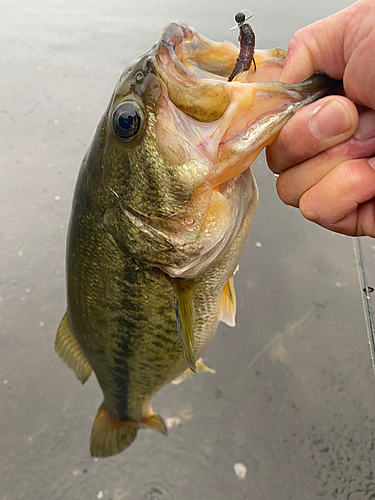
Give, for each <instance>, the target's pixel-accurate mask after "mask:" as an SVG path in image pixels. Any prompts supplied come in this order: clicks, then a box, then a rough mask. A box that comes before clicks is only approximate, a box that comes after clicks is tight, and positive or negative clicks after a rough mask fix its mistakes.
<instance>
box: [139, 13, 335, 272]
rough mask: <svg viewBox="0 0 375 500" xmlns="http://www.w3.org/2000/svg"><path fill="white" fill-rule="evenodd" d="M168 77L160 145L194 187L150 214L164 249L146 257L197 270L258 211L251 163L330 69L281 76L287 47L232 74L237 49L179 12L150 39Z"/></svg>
mask: <svg viewBox="0 0 375 500" xmlns="http://www.w3.org/2000/svg"><path fill="white" fill-rule="evenodd" d="M153 55H154V71H155V73H156V75H157V77H158V79H159V81H160V84H161V94H160V97H159V99H158V103H157V110H156V116H157V120H156V125H155V137H156V138H157V144H158V149H159V151H160V154H161V155H162V156H163V157H164V158H166V159H167V160H168V161H170V165H171V167H170V168H175V169H176V172H177V173H176V175H180V178H182V179H183V178H184V176H185V178H186V179H188V180H189V182H190V183H191V179H192V178H193V179H194V181H196V182H195V187H194V188H193V192H192V196H191V199H190V201H189V202H188V203H187V204H186V206H185V207H184V208H183V210H182V211H181V212H179V213H177V214H175V215H173V216H171V217H169V218H167V219H163V220H161V219H158V220H155V219H153V220H152V219H151V218H150V219H149V218H145V217H143V220H142V224H144V225H146V226H147V225H148V226H149V227H150V228H153V229H155V230H157V231H158V237H159V236H162V235H164V238H165V244H166V247H167V249H166V250H165V251H163V252H159V253H157V254H156V253H155V254H153V255H152V256H150V258H149V262H150V264H151V265H153V266H156V267H159V268H161V269H162V270H163V271H164V272H166V273H167V274H169V275H170V276H171V277H187V278H192V277H194V276H196V275H197V274H198V273H200V272H202V270H204V269H205V268H207V267H208V266H209V265H210V264H211V263H212V262H213V261H214V260H215V259H216V258H217V257H218V256H219V255H220V254H224V253H225V251H226V249H227V248H228V245H230V244H231V242H232V241H233V239H234V238H235V237H236V235H237V234H238V232H239V231H240V229H241V226H242V225H243V222H244V220H245V219H246V218H247V219H248V218H249V213H251V214H252V212H253V207H255V205H256V202H257V189H256V185H255V181H254V180H253V177H252V173H251V166H252V164H253V161H254V159H255V158H256V156H257V155H258V154H259V153H260V151H261V150H262V149H263V148H264V147H265V146H267V145H268V144H269V143H270V142H272V141H273V139H274V138H275V137H276V135H277V134H278V133H279V131H280V129H281V127H282V126H283V125H284V124H285V123H286V122H287V121H288V119H289V118H290V117H291V116H292V115H293V114H294V113H295V112H296V111H297V110H298V109H299V108H301V107H302V106H304V105H305V104H308V103H310V102H312V101H314V100H316V99H317V98H319V97H321V96H322V95H324V93H326V91H327V89H328V88H329V82H327V79H326V77H324V76H323V75H320V76H315V77H313V78H312V79H311V80H308V81H305V82H303V83H301V84H296V85H286V84H283V83H279V82H278V79H279V77H280V74H281V70H282V65H283V62H284V59H285V51H282V50H281V49H273V50H265V51H256V52H255V60H256V68H257V69H256V72H254V69H253V68H250V69H249V70H248V71H246V72H243V73H240V74H239V75H237V76H236V77H235V78H234V79H233V81H231V82H228V76H229V75H230V74H231V72H232V69H233V67H234V65H235V62H236V58H237V56H238V49H237V48H236V47H235V46H234V45H233V44H232V43H230V42H223V43H217V42H212V41H210V40H208V39H207V38H205V37H203V36H202V35H200V34H199V33H198V32H196V31H195V30H194V29H193V28H190V27H189V26H187V24H185V23H184V22H182V21H177V22H173V23H170V24H169V25H168V26H167V27H166V28H165V30H164V33H163V35H162V37H161V40H160V41H159V42H158V44H156V46H155V47H154V49H153Z"/></svg>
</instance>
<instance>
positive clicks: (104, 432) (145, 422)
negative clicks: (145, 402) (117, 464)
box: [90, 405, 167, 457]
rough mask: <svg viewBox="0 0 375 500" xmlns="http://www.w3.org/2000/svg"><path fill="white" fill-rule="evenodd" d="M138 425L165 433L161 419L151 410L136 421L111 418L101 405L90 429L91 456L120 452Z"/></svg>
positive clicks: (129, 442)
mask: <svg viewBox="0 0 375 500" xmlns="http://www.w3.org/2000/svg"><path fill="white" fill-rule="evenodd" d="M140 427H151V428H152V429H155V430H156V431H158V432H161V433H162V434H164V435H167V428H166V426H165V424H164V422H163V419H162V418H161V417H160V416H159V415H156V414H155V413H153V412H152V411H151V410H150V414H149V416H147V417H145V418H143V419H142V420H141V421H140V422H136V421H133V420H120V419H116V418H113V417H111V415H110V414H109V413H108V412H107V410H105V409H104V408H103V405H101V406H100V408H99V410H98V413H97V415H96V418H95V422H94V425H93V427H92V431H91V439H90V453H91V456H93V457H110V456H111V455H116V454H117V453H120V452H121V451H123V450H125V448H127V447H128V446H130V445H131V444H132V442H133V441H134V439H135V438H136V436H137V431H138V429H139V428H140Z"/></svg>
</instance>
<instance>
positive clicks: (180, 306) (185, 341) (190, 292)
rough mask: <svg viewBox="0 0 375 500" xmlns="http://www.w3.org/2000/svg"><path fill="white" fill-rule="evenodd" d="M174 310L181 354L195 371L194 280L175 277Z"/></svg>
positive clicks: (188, 365)
mask: <svg viewBox="0 0 375 500" xmlns="http://www.w3.org/2000/svg"><path fill="white" fill-rule="evenodd" d="M173 290H174V294H175V311H176V321H177V328H178V334H179V336H180V339H181V343H182V354H183V356H184V359H185V362H186V365H187V367H188V368H190V370H192V371H193V372H194V373H195V371H196V370H195V354H194V316H195V313H194V281H193V280H187V279H181V278H175V279H174V280H173Z"/></svg>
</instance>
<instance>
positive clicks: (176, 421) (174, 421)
mask: <svg viewBox="0 0 375 500" xmlns="http://www.w3.org/2000/svg"><path fill="white" fill-rule="evenodd" d="M181 424H182V420H181V419H180V418H178V417H169V418H166V419H165V425H166V426H167V429H172V427H177V426H178V425H181Z"/></svg>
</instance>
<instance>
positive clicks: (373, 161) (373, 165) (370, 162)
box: [367, 158, 375, 170]
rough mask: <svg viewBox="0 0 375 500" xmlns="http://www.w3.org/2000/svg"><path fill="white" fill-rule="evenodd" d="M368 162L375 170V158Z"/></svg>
mask: <svg viewBox="0 0 375 500" xmlns="http://www.w3.org/2000/svg"><path fill="white" fill-rule="evenodd" d="M367 161H368V164H369V165H370V167H371V168H373V169H374V170H375V158H370V159H369V160H367Z"/></svg>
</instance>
